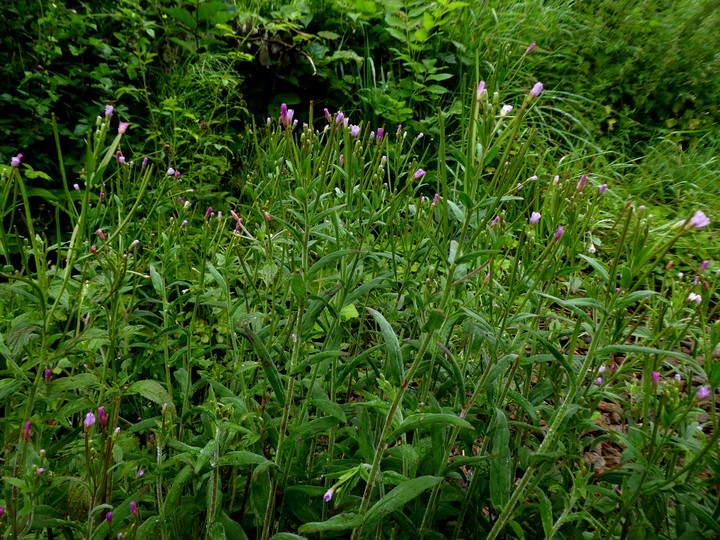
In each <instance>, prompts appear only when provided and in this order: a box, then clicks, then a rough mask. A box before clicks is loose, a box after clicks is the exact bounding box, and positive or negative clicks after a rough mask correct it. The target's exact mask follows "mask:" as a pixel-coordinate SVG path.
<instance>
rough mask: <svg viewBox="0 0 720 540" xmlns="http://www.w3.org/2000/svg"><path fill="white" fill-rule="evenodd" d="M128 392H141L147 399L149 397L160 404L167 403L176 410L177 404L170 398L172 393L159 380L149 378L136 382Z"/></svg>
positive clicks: (173, 410)
mask: <svg viewBox="0 0 720 540" xmlns="http://www.w3.org/2000/svg"><path fill="white" fill-rule="evenodd" d="M127 392H128V393H129V394H140V395H141V396H142V397H144V398H145V399H149V400H150V401H152V402H153V403H157V404H158V405H163V404H165V403H167V405H168V407H169V408H172V412H173V413H174V412H175V405H174V404H173V402H172V399H171V398H170V394H168V392H167V390H165V388H163V386H162V385H161V384H160V383H159V382H157V381H153V380H150V379H148V380H145V381H137V382H134V383H132V384H131V385H130V386H129V387H128V389H127Z"/></svg>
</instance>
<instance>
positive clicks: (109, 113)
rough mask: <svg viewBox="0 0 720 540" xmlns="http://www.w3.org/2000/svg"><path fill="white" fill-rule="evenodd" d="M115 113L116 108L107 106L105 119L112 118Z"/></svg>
mask: <svg viewBox="0 0 720 540" xmlns="http://www.w3.org/2000/svg"><path fill="white" fill-rule="evenodd" d="M114 111H115V107H113V106H112V105H105V118H111V117H112V115H113V112H114Z"/></svg>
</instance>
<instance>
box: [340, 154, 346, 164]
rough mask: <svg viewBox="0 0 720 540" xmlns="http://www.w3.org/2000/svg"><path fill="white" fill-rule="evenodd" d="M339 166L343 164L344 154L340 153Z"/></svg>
mask: <svg viewBox="0 0 720 540" xmlns="http://www.w3.org/2000/svg"><path fill="white" fill-rule="evenodd" d="M340 166H341V167H344V166H345V156H344V155H342V154H340Z"/></svg>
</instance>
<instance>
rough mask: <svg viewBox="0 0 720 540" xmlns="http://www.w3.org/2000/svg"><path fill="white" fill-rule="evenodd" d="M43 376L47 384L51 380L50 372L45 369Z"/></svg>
mask: <svg viewBox="0 0 720 540" xmlns="http://www.w3.org/2000/svg"><path fill="white" fill-rule="evenodd" d="M44 375H45V382H46V383H49V382H50V379H51V378H52V370H51V369H46V370H45V373H44Z"/></svg>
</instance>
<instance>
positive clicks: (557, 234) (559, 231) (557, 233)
mask: <svg viewBox="0 0 720 540" xmlns="http://www.w3.org/2000/svg"><path fill="white" fill-rule="evenodd" d="M564 232H565V229H564V228H563V227H558V228H557V231H555V236H554V237H553V238H554V239H555V240H557V239H558V238H560V237H561V236H562V235H563V233H564Z"/></svg>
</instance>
